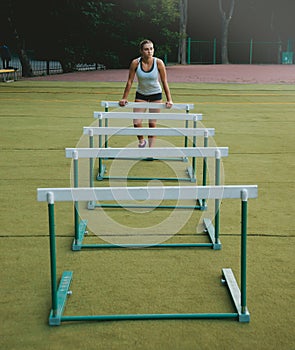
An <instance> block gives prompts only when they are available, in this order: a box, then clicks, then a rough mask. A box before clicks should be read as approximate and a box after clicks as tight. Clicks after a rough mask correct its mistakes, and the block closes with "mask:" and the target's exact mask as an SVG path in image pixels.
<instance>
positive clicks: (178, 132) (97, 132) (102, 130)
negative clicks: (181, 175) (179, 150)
mask: <svg viewBox="0 0 295 350" xmlns="http://www.w3.org/2000/svg"><path fill="white" fill-rule="evenodd" d="M83 133H84V135H88V136H89V147H90V148H93V147H94V139H93V138H94V136H99V137H101V136H103V135H108V136H113V135H126V136H130V135H133V136H135V135H137V133H138V131H137V130H136V129H135V128H128V127H125V128H123V127H117V128H116V127H84V128H83ZM141 133H142V134H143V135H145V134H149V135H151V136H185V137H189V136H191V137H193V144H192V146H193V147H197V143H196V137H197V136H202V137H203V138H204V147H208V138H209V136H210V137H212V136H214V129H213V128H207V129H205V128H141ZM101 147H102V143H101V141H100V142H99V148H101ZM182 158H183V159H184V160H185V161H188V158H187V157H186V156H183V157H182ZM108 159H114V158H113V157H110V158H108ZM120 159H130V158H126V157H120ZM131 159H134V158H131ZM137 159H139V158H138V157H137ZM171 159H172V160H173V159H174V158H171V157H170V158H164V159H163V158H161V157H160V158H159V157H157V158H156V159H155V158H148V159H146V160H168V161H170V160H171ZM204 162H205V163H206V159H205V157H204ZM205 169H206V166H203V171H204V170H205ZM105 172H106V166H105V165H104V164H103V158H101V157H99V158H98V175H97V177H96V179H97V180H99V181H101V180H104V179H110V177H109V176H105V175H104V174H105ZM186 172H187V174H188V176H189V177H190V180H191V182H195V181H196V178H195V174H196V158H195V157H192V165H191V167H188V168H187V171H186ZM204 176H206V174H203V177H204ZM113 178H114V177H113ZM118 178H120V177H118ZM152 179H154V177H147V178H144V179H143V178H142V177H132V178H131V177H129V180H152ZM162 179H163V180H171V179H169V178H162ZM172 180H175V179H172ZM178 180H179V179H178ZM179 181H186V179H182V180H179Z"/></svg>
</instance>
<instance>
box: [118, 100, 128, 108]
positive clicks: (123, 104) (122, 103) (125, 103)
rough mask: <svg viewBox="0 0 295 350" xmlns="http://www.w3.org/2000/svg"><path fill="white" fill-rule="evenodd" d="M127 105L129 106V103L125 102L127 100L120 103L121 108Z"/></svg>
mask: <svg viewBox="0 0 295 350" xmlns="http://www.w3.org/2000/svg"><path fill="white" fill-rule="evenodd" d="M127 104H128V101H127V100H125V99H122V100H120V101H119V106H121V107H124V106H126V105H127Z"/></svg>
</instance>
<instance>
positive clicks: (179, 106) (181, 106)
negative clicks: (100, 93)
mask: <svg viewBox="0 0 295 350" xmlns="http://www.w3.org/2000/svg"><path fill="white" fill-rule="evenodd" d="M101 106H102V107H104V108H105V110H106V111H108V109H109V108H122V109H124V108H125V109H126V108H151V109H168V108H167V107H166V104H165V103H155V102H128V103H127V104H126V105H125V106H123V107H122V106H120V105H119V102H117V101H101ZM170 109H176V110H183V111H187V112H189V111H190V110H192V109H194V104H190V103H174V104H173V105H172V107H171V108H169V109H168V110H170Z"/></svg>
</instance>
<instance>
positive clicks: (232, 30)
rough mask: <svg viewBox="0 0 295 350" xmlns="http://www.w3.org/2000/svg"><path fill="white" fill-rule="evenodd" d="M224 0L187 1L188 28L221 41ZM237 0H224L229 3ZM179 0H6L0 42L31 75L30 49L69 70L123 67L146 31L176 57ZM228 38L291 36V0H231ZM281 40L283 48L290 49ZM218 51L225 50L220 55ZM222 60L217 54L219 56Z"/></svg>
mask: <svg viewBox="0 0 295 350" xmlns="http://www.w3.org/2000/svg"><path fill="white" fill-rule="evenodd" d="M219 1H220V0H210V1H208V0H188V13H187V18H188V21H187V32H186V35H187V36H189V37H192V38H196V39H198V40H212V39H213V38H217V40H219V39H220V38H221V36H222V35H221V34H222V25H221V24H222V20H221V16H220V11H219V6H218V3H219ZM231 1H232V0H221V2H222V4H223V7H224V8H225V9H226V8H227V7H228V5H229V4H230V3H231ZM180 2H181V1H180V0H101V1H98V0H93V1H88V0H43V1H37V0H25V1H24V0H5V1H3V2H2V4H1V10H0V41H1V42H2V43H3V42H5V43H7V44H8V45H9V47H10V48H11V49H12V51H14V52H16V53H17V54H18V56H19V57H20V60H21V63H22V66H23V72H25V74H26V75H29V74H30V67H29V64H28V59H27V53H28V52H33V54H34V58H35V59H42V60H57V61H59V62H61V64H62V67H63V71H64V72H69V71H72V70H73V69H74V67H75V66H76V64H78V63H89V64H90V63H91V64H92V63H100V64H103V65H105V66H106V67H107V68H121V67H124V68H126V67H127V66H128V65H129V63H130V61H131V59H132V58H133V57H135V56H136V55H138V44H139V42H140V41H141V40H142V39H144V38H149V39H151V40H153V41H154V43H155V48H156V55H157V56H158V57H161V58H164V55H165V54H168V56H169V58H171V57H172V61H174V62H176V61H177V59H178V58H179V57H178V56H177V53H178V46H179V39H180V37H179V23H180V17H179V16H180V11H179V4H180ZM234 3H235V6H234V12H233V16H232V19H231V21H230V25H229V33H228V35H229V40H232V41H237V40H238V41H240V40H249V39H250V38H251V39H254V40H271V41H280V40H282V41H283V42H286V40H287V39H292V40H293V41H294V36H295V26H294V23H295V22H294V19H293V17H294V15H293V14H294V10H295V1H294V0H280V1H279V0H234ZM286 49H287V48H286V47H283V50H286ZM219 56H221V55H220V54H219ZM217 60H218V62H220V57H218V58H217Z"/></svg>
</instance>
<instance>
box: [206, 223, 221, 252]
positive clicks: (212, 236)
mask: <svg viewBox="0 0 295 350" xmlns="http://www.w3.org/2000/svg"><path fill="white" fill-rule="evenodd" d="M203 222H204V226H205V231H206V232H208V235H209V237H210V240H211V242H212V248H213V249H214V250H220V249H221V242H220V240H219V239H218V240H217V241H216V238H215V228H214V226H213V224H212V222H211V220H210V219H206V218H205V219H204V221H203Z"/></svg>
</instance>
